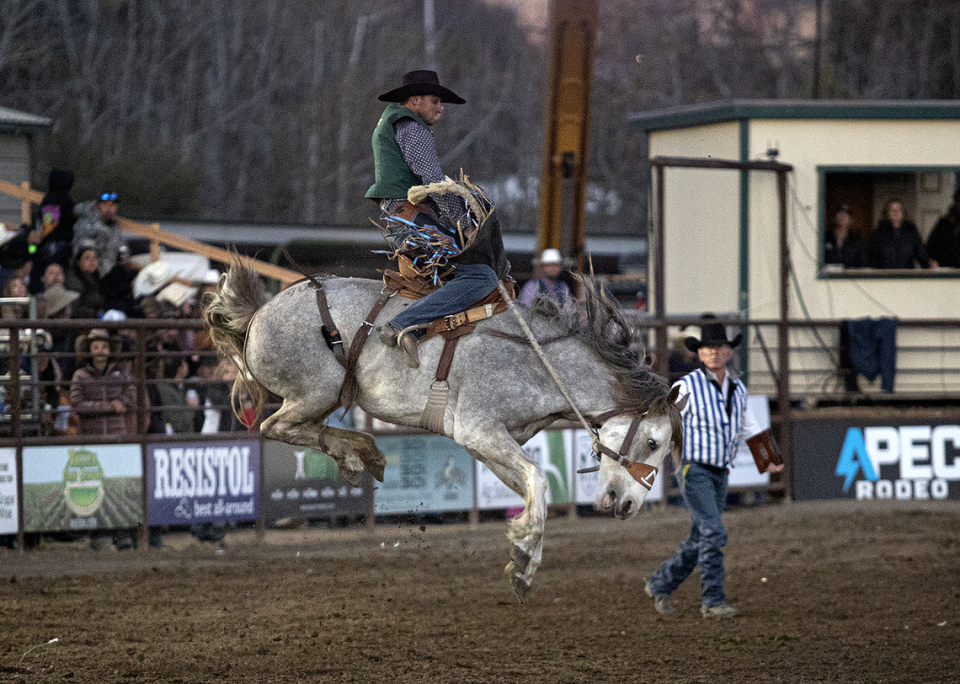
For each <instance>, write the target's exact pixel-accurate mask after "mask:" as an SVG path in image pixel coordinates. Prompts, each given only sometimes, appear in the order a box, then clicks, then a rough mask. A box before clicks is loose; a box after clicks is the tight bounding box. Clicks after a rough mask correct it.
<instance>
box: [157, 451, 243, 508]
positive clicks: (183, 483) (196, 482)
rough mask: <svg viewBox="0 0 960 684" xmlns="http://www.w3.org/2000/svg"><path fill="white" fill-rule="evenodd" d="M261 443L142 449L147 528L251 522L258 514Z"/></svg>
mask: <svg viewBox="0 0 960 684" xmlns="http://www.w3.org/2000/svg"><path fill="white" fill-rule="evenodd" d="M259 479H260V442H259V441H257V440H249V439H247V440H223V441H216V442H193V443H178V444H173V443H167V444H151V445H149V446H148V447H147V521H148V523H149V524H150V525H191V524H193V523H203V522H215V521H218V522H219V521H233V520H255V519H256V518H257V516H259V515H260V486H259Z"/></svg>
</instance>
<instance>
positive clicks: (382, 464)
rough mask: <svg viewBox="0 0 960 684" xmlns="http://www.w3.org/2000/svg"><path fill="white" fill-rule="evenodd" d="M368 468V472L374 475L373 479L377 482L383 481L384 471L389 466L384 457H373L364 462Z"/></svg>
mask: <svg viewBox="0 0 960 684" xmlns="http://www.w3.org/2000/svg"><path fill="white" fill-rule="evenodd" d="M363 465H364V466H366V468H367V472H368V473H370V475H372V476H373V479H374V480H376V481H377V482H383V471H384V470H385V469H386V467H387V462H386V460H385V459H383V458H378V459H373V460H370V461H368V462H366V463H364V464H363Z"/></svg>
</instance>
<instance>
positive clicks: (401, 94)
mask: <svg viewBox="0 0 960 684" xmlns="http://www.w3.org/2000/svg"><path fill="white" fill-rule="evenodd" d="M415 95H436V96H437V97H439V98H440V101H441V102H450V103H452V104H463V103H465V102H466V100H464V99H463V98H462V97H460V96H459V95H457V94H456V93H455V92H453V91H452V90H449V89H447V88H444V87H443V86H442V85H440V78H439V77H438V76H437V72H436V71H428V70H426V69H420V70H419V71H408V72H407V73H405V74H404V75H403V85H402V86H400V87H399V88H394V89H393V90H391V91H390V92H388V93H384V94H383V95H381V96H380V97H379V98H377V99H378V100H380V101H381V102H403V101H404V100H406V99H407V98H408V97H414V96H415Z"/></svg>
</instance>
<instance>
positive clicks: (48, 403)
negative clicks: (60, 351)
mask: <svg viewBox="0 0 960 684" xmlns="http://www.w3.org/2000/svg"><path fill="white" fill-rule="evenodd" d="M52 349H53V338H52V337H51V336H50V335H49V334H48V335H47V336H46V337H44V338H43V340H42V343H41V346H40V348H39V349H38V351H37V379H38V380H39V382H40V396H41V397H42V398H41V405H42V412H41V414H40V431H41V433H42V434H43V436H51V435H54V434H56V432H55V429H54V420H55V418H56V412H57V409H58V407H59V406H60V392H61V390H62V389H63V387H62V384H63V373H62V372H61V370H60V364H59V363H57V360H56V359H55V358H54V357H53V356H52V355H51V351H52Z"/></svg>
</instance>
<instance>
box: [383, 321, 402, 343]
mask: <svg viewBox="0 0 960 684" xmlns="http://www.w3.org/2000/svg"><path fill="white" fill-rule="evenodd" d="M377 332H378V333H379V335H380V341H381V342H383V344H384V345H386V346H387V347H396V346H397V334H398V333H399V332H400V331H399V330H397V329H396V328H394V327H393V326H392V325H390V324H389V323H385V324H383V325H381V326H380V327H379V328H377Z"/></svg>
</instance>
